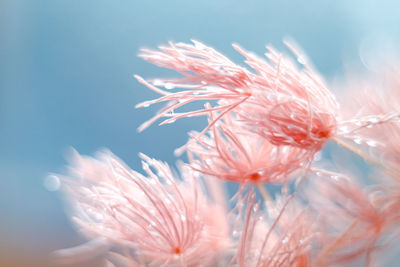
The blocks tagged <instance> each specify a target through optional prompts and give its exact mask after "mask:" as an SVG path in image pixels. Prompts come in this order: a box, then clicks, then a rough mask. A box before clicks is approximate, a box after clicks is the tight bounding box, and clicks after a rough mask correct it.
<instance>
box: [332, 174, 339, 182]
mask: <svg viewBox="0 0 400 267" xmlns="http://www.w3.org/2000/svg"><path fill="white" fill-rule="evenodd" d="M331 178H332V179H333V180H336V181H338V180H339V176H337V175H332V176H331Z"/></svg>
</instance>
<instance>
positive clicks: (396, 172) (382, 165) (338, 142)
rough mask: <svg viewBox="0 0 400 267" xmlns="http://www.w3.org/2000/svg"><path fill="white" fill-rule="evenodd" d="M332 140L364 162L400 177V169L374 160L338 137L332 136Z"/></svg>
mask: <svg viewBox="0 0 400 267" xmlns="http://www.w3.org/2000/svg"><path fill="white" fill-rule="evenodd" d="M332 140H333V141H335V142H336V143H337V144H338V145H340V146H341V147H343V148H345V149H347V150H349V151H351V152H353V153H354V154H356V155H358V156H359V157H361V158H362V159H364V160H365V161H366V162H368V163H370V164H372V165H374V166H376V167H378V168H380V169H381V170H383V171H385V172H388V173H389V174H391V175H393V176H395V177H400V175H399V174H400V171H399V170H396V169H393V168H391V167H389V166H387V165H385V164H382V163H381V162H379V161H378V160H376V159H375V158H373V157H371V156H370V155H368V154H366V153H364V152H363V151H361V150H360V149H358V148H357V147H355V146H352V145H351V144H349V143H347V142H345V141H343V140H342V139H340V138H337V137H334V138H332Z"/></svg>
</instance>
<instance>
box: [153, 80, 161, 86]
mask: <svg viewBox="0 0 400 267" xmlns="http://www.w3.org/2000/svg"><path fill="white" fill-rule="evenodd" d="M153 85H155V86H163V85H164V82H163V81H161V80H154V81H153Z"/></svg>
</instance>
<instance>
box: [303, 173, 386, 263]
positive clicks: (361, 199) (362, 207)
mask: <svg viewBox="0 0 400 267" xmlns="http://www.w3.org/2000/svg"><path fill="white" fill-rule="evenodd" d="M317 173H318V174H319V175H321V176H322V177H315V179H309V181H312V182H311V183H312V184H313V186H312V187H310V188H309V191H307V192H306V195H307V196H308V199H309V203H310V205H311V206H312V208H313V209H314V210H315V211H316V212H317V213H318V215H317V216H318V217H319V222H318V224H319V227H320V231H321V236H322V238H321V244H320V247H319V250H318V253H317V254H318V257H317V260H316V263H317V264H319V265H332V264H344V263H349V262H353V261H354V260H359V259H360V258H362V256H364V257H365V262H366V265H368V264H369V263H370V262H371V255H372V253H373V252H374V251H375V250H376V248H377V246H378V241H379V240H380V238H382V237H383V234H384V230H386V229H387V227H388V225H389V223H390V222H389V221H388V220H387V219H389V217H388V215H389V214H388V213H386V212H384V211H382V210H380V207H379V205H377V203H376V201H374V193H373V192H368V191H366V190H364V189H362V188H361V187H360V186H359V185H358V184H356V183H355V182H354V181H352V180H351V179H350V178H349V177H347V176H345V175H342V174H338V173H332V172H328V171H323V170H319V172H317ZM353 263H354V262H353Z"/></svg>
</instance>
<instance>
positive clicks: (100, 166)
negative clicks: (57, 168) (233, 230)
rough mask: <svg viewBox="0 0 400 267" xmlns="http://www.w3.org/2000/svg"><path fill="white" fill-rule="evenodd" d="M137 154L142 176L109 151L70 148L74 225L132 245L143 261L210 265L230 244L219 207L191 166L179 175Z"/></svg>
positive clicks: (69, 184) (69, 190) (68, 179)
mask: <svg viewBox="0 0 400 267" xmlns="http://www.w3.org/2000/svg"><path fill="white" fill-rule="evenodd" d="M141 157H142V159H143V162H142V163H143V169H144V170H145V172H146V173H147V177H145V176H143V175H141V174H139V173H137V172H135V171H133V170H130V169H129V168H128V167H126V166H125V165H124V164H123V163H122V162H121V161H120V160H119V159H117V158H116V157H115V156H113V155H112V154H111V153H110V152H102V153H100V154H99V155H98V156H97V158H96V159H93V158H87V157H82V156H80V155H78V154H77V153H75V155H74V156H73V161H74V162H73V165H72V167H71V171H70V176H69V177H66V178H64V181H65V182H66V185H67V188H66V189H67V195H68V197H69V200H70V201H71V203H72V204H73V207H75V209H74V211H73V215H74V216H75V221H76V222H77V224H78V225H79V226H80V228H81V229H82V231H83V232H84V233H85V234H88V235H89V236H90V237H93V238H94V237H99V236H102V237H106V238H108V239H109V240H110V241H111V242H112V243H114V244H117V245H121V246H125V247H128V248H129V247H130V248H132V249H133V250H134V253H135V257H134V258H135V259H136V260H137V261H139V262H140V263H142V264H146V266H147V265H148V266H199V265H200V264H201V265H202V266H215V265H214V263H215V262H214V261H215V260H217V258H218V257H219V256H220V253H221V251H222V250H223V249H225V248H226V246H227V245H228V244H229V237H228V229H229V228H228V224H227V221H226V218H227V216H226V212H225V210H224V208H223V207H222V206H219V205H218V204H216V203H213V202H212V201H210V199H208V197H207V195H206V194H205V193H204V192H203V190H201V189H200V185H199V181H198V180H197V181H195V180H194V179H193V175H194V174H193V172H192V171H191V170H189V169H187V168H186V169H185V168H184V169H183V170H182V180H179V179H177V178H175V177H176V176H175V175H173V173H172V171H171V170H170V169H169V167H168V165H167V164H164V163H162V162H160V161H157V160H154V159H151V158H148V157H147V156H145V155H143V154H141ZM124 256H126V255H124Z"/></svg>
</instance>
